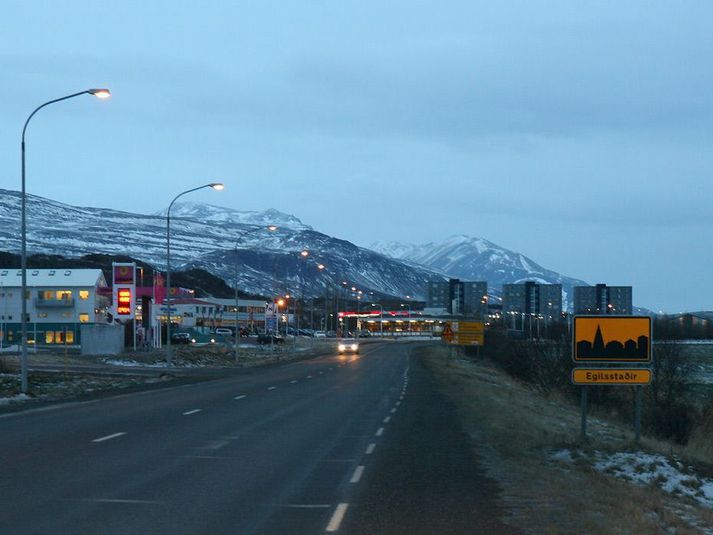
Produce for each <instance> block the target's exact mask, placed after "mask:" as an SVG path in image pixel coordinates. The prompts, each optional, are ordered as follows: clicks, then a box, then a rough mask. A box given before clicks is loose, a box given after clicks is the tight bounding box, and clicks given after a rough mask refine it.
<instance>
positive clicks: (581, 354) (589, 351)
mask: <svg viewBox="0 0 713 535" xmlns="http://www.w3.org/2000/svg"><path fill="white" fill-rule="evenodd" d="M577 358H579V359H587V358H590V359H614V360H648V359H649V337H648V336H643V335H642V336H639V337H638V338H637V339H636V340H632V339H631V338H630V339H628V340H626V341H625V342H624V343H622V342H620V341H619V340H611V341H609V342H607V344H606V345H604V337H603V336H602V328H601V326H599V325H598V326H597V332H596V334H595V335H594V340H592V341H591V342H590V341H589V340H581V341H579V342H577Z"/></svg>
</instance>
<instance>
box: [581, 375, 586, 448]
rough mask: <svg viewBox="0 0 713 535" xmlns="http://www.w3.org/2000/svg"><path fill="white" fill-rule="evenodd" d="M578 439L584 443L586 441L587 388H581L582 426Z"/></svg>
mask: <svg viewBox="0 0 713 535" xmlns="http://www.w3.org/2000/svg"><path fill="white" fill-rule="evenodd" d="M580 434H581V436H580V438H581V439H582V440H583V441H584V440H586V439H587V387H586V386H583V387H582V426H581V432H580Z"/></svg>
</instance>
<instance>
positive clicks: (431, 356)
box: [419, 347, 713, 534]
mask: <svg viewBox="0 0 713 535" xmlns="http://www.w3.org/2000/svg"><path fill="white" fill-rule="evenodd" d="M419 353H420V356H422V357H423V358H424V361H425V362H426V364H427V366H428V367H429V368H430V369H431V370H432V371H433V373H434V375H435V376H436V377H437V379H438V381H439V384H440V385H441V387H442V388H443V391H444V392H445V393H446V394H447V395H448V396H449V398H450V399H451V400H452V401H453V402H454V404H455V405H456V407H457V410H458V413H459V416H460V419H461V422H462V425H463V428H464V430H465V431H466V432H467V433H469V435H470V436H471V438H472V440H473V445H474V448H475V450H476V453H477V455H478V456H479V457H480V459H482V462H483V464H484V466H485V468H486V469H487V471H488V473H489V475H490V476H491V477H493V478H494V479H496V480H497V481H498V482H499V483H500V486H501V488H502V498H503V502H504V506H505V509H506V510H507V511H509V513H508V517H507V518H506V521H508V522H509V523H511V524H513V525H514V526H516V527H518V528H520V529H522V530H523V531H525V532H527V533H552V534H560V533H561V534H564V533H567V534H569V533H632V534H639V533H641V534H656V533H662V534H663V533H678V534H689V533H705V532H706V531H707V530H711V531H708V532H713V511H712V510H711V509H708V508H706V507H703V506H701V505H700V504H699V503H697V502H695V501H694V500H692V499H690V498H687V497H684V496H677V495H673V494H667V493H665V492H664V491H662V490H661V489H660V488H659V486H658V485H657V484H656V482H653V483H651V484H649V485H634V484H633V483H630V482H628V481H626V480H624V479H622V478H620V477H615V476H614V475H613V473H603V472H601V471H598V470H596V469H595V468H594V466H593V465H594V458H595V455H608V454H613V453H615V452H620V451H629V452H631V451H639V450H645V451H652V452H657V453H661V454H663V455H667V456H671V455H676V456H679V457H681V458H687V457H686V455H685V454H686V449H685V448H682V447H678V448H677V447H674V446H673V445H672V444H670V443H667V442H663V441H659V440H653V439H650V438H648V437H644V438H643V440H642V445H641V446H636V445H635V444H634V441H633V432H632V430H630V429H627V428H626V427H624V426H622V425H620V424H618V423H614V422H609V421H606V419H605V418H604V417H603V416H604V415H592V416H590V417H589V418H588V427H587V431H588V439H587V440H586V441H585V442H582V441H580V439H579V429H580V427H579V426H580V413H579V410H578V407H576V406H573V405H572V404H571V403H570V402H569V401H566V400H565V399H564V397H563V396H561V395H559V394H557V393H551V394H548V395H543V394H541V393H539V392H537V391H535V390H534V389H532V388H530V387H528V386H526V385H524V384H523V383H521V382H519V381H517V380H515V379H513V378H512V377H510V376H509V375H507V374H506V373H505V372H503V371H502V370H501V369H498V368H496V367H495V366H492V365H489V364H488V363H487V362H483V361H478V362H473V361H469V360H465V359H452V360H450V361H447V353H448V352H447V349H446V348H443V347H430V348H423V349H421V350H419ZM711 436H712V435H711V434H708V437H711ZM704 442H705V440H704V439H703V438H701V440H700V443H701V446H699V448H700V450H701V451H702V452H703V450H706V448H710V444H707V446H704V445H703V444H704ZM708 442H710V438H709V439H708ZM706 451H707V450H706ZM703 459H710V457H707V456H705V455H702V458H699V459H696V460H698V461H701V460H703ZM648 468H649V467H647V466H644V465H641V466H640V467H637V470H640V471H642V470H646V469H648ZM702 468H703V467H702ZM704 471H705V470H704ZM610 472H611V471H610ZM691 484H694V483H691Z"/></svg>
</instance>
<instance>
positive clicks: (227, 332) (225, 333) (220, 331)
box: [215, 327, 233, 336]
mask: <svg viewBox="0 0 713 535" xmlns="http://www.w3.org/2000/svg"><path fill="white" fill-rule="evenodd" d="M215 334H218V335H220V336H233V329H228V328H227V327H218V328H217V329H216V330H215Z"/></svg>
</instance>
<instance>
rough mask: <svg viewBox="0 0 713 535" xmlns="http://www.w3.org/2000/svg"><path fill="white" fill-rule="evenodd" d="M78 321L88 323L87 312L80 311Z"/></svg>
mask: <svg viewBox="0 0 713 535" xmlns="http://www.w3.org/2000/svg"><path fill="white" fill-rule="evenodd" d="M79 323H89V314H87V313H86V312H82V313H81V314H80V315H79Z"/></svg>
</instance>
